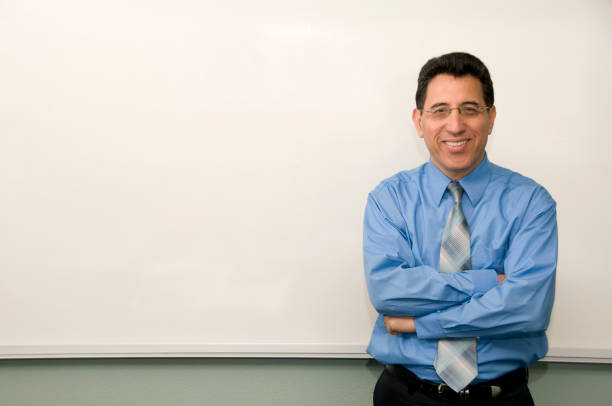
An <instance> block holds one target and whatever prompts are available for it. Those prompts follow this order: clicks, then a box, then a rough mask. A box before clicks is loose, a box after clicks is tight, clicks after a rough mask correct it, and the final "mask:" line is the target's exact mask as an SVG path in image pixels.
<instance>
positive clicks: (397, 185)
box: [363, 156, 557, 383]
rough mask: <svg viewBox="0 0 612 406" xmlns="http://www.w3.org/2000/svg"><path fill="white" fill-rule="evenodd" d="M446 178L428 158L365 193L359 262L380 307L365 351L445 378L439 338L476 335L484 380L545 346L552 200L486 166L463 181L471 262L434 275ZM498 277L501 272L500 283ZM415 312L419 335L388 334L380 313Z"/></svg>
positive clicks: (553, 258)
mask: <svg viewBox="0 0 612 406" xmlns="http://www.w3.org/2000/svg"><path fill="white" fill-rule="evenodd" d="M449 182H450V179H449V178H448V177H447V176H446V175H444V174H443V173H442V172H441V171H440V170H439V169H438V168H437V167H436V166H435V165H434V164H433V163H432V162H431V161H430V162H428V163H426V164H424V165H422V166H420V167H418V168H416V169H413V170H411V171H403V172H400V173H398V174H396V175H395V176H393V177H391V178H389V179H386V180H384V181H383V182H381V183H380V184H379V185H378V186H377V187H376V188H375V189H374V190H373V191H372V192H371V193H370V194H369V196H368V203H367V207H366V212H365V221H364V239H363V248H364V262H365V274H366V281H367V286H368V291H369V294H370V300H371V301H372V304H373V305H374V308H375V309H376V310H377V311H378V313H379V315H378V319H377V320H376V324H375V326H374V330H373V332H372V338H371V341H370V345H369V346H368V350H367V351H368V353H370V354H371V355H372V356H373V357H374V358H375V359H377V360H378V361H379V362H381V363H383V364H402V365H403V366H404V367H406V368H407V369H409V370H411V371H412V372H414V373H415V374H416V375H418V376H419V377H420V378H421V379H427V380H430V381H434V382H441V380H440V378H439V377H438V375H437V374H436V371H435V370H434V367H433V362H434V358H435V355H436V351H437V341H438V339H439V338H456V337H477V348H478V376H477V377H476V379H475V380H474V382H475V383H476V382H481V381H484V380H490V379H493V378H496V377H498V376H500V375H503V374H505V373H507V372H510V371H512V370H514V369H516V368H519V367H525V366H528V365H529V364H531V363H533V362H535V361H536V360H538V359H540V358H542V357H543V356H544V355H546V352H547V351H548V343H547V340H546V334H545V330H546V328H547V326H548V322H549V319H550V312H551V310H552V305H553V299H554V287H555V271H556V266H557V220H556V204H555V201H554V200H553V199H552V197H551V196H550V195H549V194H548V192H547V191H546V190H545V189H544V188H543V187H542V186H540V185H538V184H537V183H535V182H534V181H533V180H531V179H529V178H526V177H524V176H521V175H520V174H518V173H516V172H512V171H510V170H508V169H504V168H501V167H499V166H497V165H494V164H492V163H491V162H489V160H488V159H487V157H486V156H485V158H484V160H483V162H482V163H481V164H480V165H479V166H478V167H477V168H476V169H474V170H473V171H472V172H471V173H470V174H469V175H467V176H466V177H464V178H463V179H461V180H460V181H459V183H460V184H461V186H462V187H463V189H464V191H465V192H464V193H463V197H462V201H461V204H462V208H463V212H464V215H465V218H466V219H467V222H468V225H469V228H470V238H471V254H472V257H471V259H472V268H473V269H470V270H466V271H463V272H451V273H440V272H439V262H440V243H441V240H442V232H443V230H444V225H445V223H446V219H447V217H448V213H449V211H450V209H451V206H452V205H453V199H452V196H451V195H450V193H449V192H448V191H447V190H446V187H447V185H448V183H449ZM497 273H504V274H505V277H506V279H505V281H504V282H503V283H502V284H501V285H500V284H499V282H498V279H497ZM386 315H393V316H414V317H415V319H414V321H415V325H416V334H415V333H411V334H408V333H404V334H399V335H391V334H389V333H388V332H387V330H386V328H385V326H384V324H383V317H384V316H386Z"/></svg>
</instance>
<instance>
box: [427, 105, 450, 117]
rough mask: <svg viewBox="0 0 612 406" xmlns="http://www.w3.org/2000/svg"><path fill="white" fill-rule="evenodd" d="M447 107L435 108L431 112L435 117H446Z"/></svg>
mask: <svg viewBox="0 0 612 406" xmlns="http://www.w3.org/2000/svg"><path fill="white" fill-rule="evenodd" d="M448 111H449V110H448V107H436V108H435V109H433V110H432V111H431V112H432V113H433V114H435V115H441V116H443V115H446V114H448Z"/></svg>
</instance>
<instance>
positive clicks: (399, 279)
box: [366, 260, 498, 316]
mask: <svg viewBox="0 0 612 406" xmlns="http://www.w3.org/2000/svg"><path fill="white" fill-rule="evenodd" d="M366 263H367V260H366ZM497 280H498V277H497V273H496V272H495V271H494V270H492V269H483V270H468V271H464V272H460V273H440V272H438V271H437V270H436V269H434V268H432V267H428V266H418V267H413V268H406V267H404V266H401V265H400V266H398V267H394V268H392V267H388V266H387V267H380V268H376V267H373V268H368V267H367V266H366V281H367V285H368V292H369V294H370V300H371V301H372V304H373V306H374V308H375V309H376V310H377V311H378V312H379V313H380V314H384V315H395V316H422V315H426V314H429V313H432V312H437V311H440V310H444V309H448V308H451V307H453V306H456V305H458V304H461V303H465V302H467V301H469V300H470V299H471V298H472V297H473V296H474V295H479V294H482V293H484V292H486V291H488V290H490V289H491V288H492V287H494V286H496V284H497Z"/></svg>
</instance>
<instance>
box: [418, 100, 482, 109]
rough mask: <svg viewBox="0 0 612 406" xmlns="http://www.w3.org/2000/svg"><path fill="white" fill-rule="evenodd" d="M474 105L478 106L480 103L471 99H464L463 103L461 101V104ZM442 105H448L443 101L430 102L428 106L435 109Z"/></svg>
mask: <svg viewBox="0 0 612 406" xmlns="http://www.w3.org/2000/svg"><path fill="white" fill-rule="evenodd" d="M468 104H469V105H474V106H480V103H478V102H475V101H472V100H468V101H464V102H463V103H461V106H465V105H468ZM442 106H449V104H448V103H445V102H440V103H436V104H432V105H431V106H430V107H429V108H430V109H435V108H436V107H442Z"/></svg>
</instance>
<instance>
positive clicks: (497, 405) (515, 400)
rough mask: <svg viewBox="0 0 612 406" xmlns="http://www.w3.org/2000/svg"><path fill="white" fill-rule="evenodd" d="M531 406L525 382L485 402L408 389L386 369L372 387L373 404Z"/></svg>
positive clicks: (530, 398)
mask: <svg viewBox="0 0 612 406" xmlns="http://www.w3.org/2000/svg"><path fill="white" fill-rule="evenodd" d="M489 405H490V406H533V405H534V403H533V399H532V397H531V393H529V389H528V388H527V384H524V385H520V386H518V387H516V388H514V390H512V391H511V392H507V393H502V394H500V395H499V396H497V397H495V398H493V399H490V400H488V401H486V402H485V403H482V402H480V403H478V402H473V401H472V402H471V401H464V400H456V401H448V400H443V399H439V398H436V397H435V396H434V395H432V394H430V393H428V392H424V391H422V390H420V389H418V388H417V389H414V390H412V389H410V388H409V387H408V386H407V385H406V384H405V382H403V381H401V380H399V379H398V378H397V377H395V376H393V375H391V374H390V373H389V372H388V371H387V370H384V371H383V373H382V374H381V375H380V377H379V378H378V382H377V383H376V387H375V388H374V406H489Z"/></svg>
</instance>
